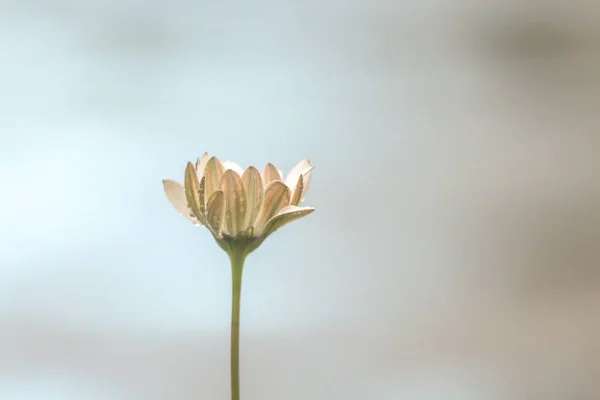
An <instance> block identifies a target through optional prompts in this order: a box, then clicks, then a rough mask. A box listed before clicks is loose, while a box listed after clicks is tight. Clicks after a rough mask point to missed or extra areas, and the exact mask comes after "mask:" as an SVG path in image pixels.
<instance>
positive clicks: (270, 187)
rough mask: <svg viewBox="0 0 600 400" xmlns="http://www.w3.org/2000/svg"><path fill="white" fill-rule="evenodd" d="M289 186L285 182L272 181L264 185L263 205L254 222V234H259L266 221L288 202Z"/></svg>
mask: <svg viewBox="0 0 600 400" xmlns="http://www.w3.org/2000/svg"><path fill="white" fill-rule="evenodd" d="M290 196H291V193H290V188H288V187H287V186H286V185H285V183H283V182H280V181H273V182H271V183H269V184H267V186H266V187H265V199H264V202H263V206H262V208H261V210H260V213H259V214H258V217H257V218H256V222H255V223H254V235H255V236H259V235H260V234H261V233H262V231H263V229H264V228H265V225H266V224H267V221H269V220H270V219H271V218H273V217H274V216H275V215H277V213H278V212H279V210H281V209H282V208H283V207H285V206H287V205H289V204H290Z"/></svg>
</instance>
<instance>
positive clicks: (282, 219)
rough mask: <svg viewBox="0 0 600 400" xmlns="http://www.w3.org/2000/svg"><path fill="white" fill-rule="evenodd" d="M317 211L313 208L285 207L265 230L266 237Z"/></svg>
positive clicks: (270, 221) (269, 222) (268, 223)
mask: <svg viewBox="0 0 600 400" xmlns="http://www.w3.org/2000/svg"><path fill="white" fill-rule="evenodd" d="M313 211H315V209H314V208H312V207H296V206H287V207H283V208H282V209H281V210H280V211H279V212H278V213H277V215H276V216H274V217H273V218H271V219H270V220H269V221H268V222H267V225H266V226H265V229H264V230H263V234H264V235H270V234H271V233H273V232H275V231H276V230H277V229H279V228H281V227H282V226H284V225H287V224H289V223H290V222H292V221H295V220H297V219H300V218H302V217H305V216H307V215H308V214H311V213H312V212H313Z"/></svg>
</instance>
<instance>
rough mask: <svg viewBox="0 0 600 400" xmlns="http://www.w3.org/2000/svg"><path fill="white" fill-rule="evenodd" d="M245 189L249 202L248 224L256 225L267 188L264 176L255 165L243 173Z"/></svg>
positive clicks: (246, 222) (246, 223)
mask: <svg viewBox="0 0 600 400" xmlns="http://www.w3.org/2000/svg"><path fill="white" fill-rule="evenodd" d="M242 182H244V189H246V199H247V202H248V211H247V213H246V221H245V222H244V223H245V225H246V226H248V227H250V226H253V225H254V221H256V217H258V213H259V212H260V209H261V207H262V204H263V201H264V198H265V189H264V187H263V182H262V177H261V176H260V172H258V170H257V169H256V168H254V167H248V169H246V171H244V174H243V175H242Z"/></svg>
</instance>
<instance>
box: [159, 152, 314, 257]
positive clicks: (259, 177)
mask: <svg viewBox="0 0 600 400" xmlns="http://www.w3.org/2000/svg"><path fill="white" fill-rule="evenodd" d="M312 169H313V167H312V165H311V164H310V162H309V161H308V160H303V161H300V162H299V163H298V164H297V165H296V166H295V167H294V168H293V169H292V170H291V171H290V173H289V174H288V175H287V176H286V178H285V180H284V178H283V174H282V173H281V171H280V170H278V169H277V168H276V167H275V166H274V165H273V164H271V163H269V164H267V166H266V167H265V169H264V170H263V172H262V174H261V173H260V172H259V171H258V170H257V169H256V168H255V167H248V168H247V169H246V170H245V171H244V170H243V169H242V167H240V166H239V165H238V164H236V163H234V162H232V161H225V162H221V161H220V160H219V159H218V158H217V157H210V156H209V155H208V153H204V155H203V156H202V157H201V158H199V159H198V161H197V162H196V165H194V164H192V163H191V162H188V164H187V168H186V170H185V179H184V185H182V184H181V183H179V182H175V181H172V180H168V179H166V180H163V186H164V190H165V194H166V195H167V198H168V199H169V201H170V202H171V203H172V204H173V206H174V207H175V209H176V210H177V211H178V212H179V213H180V214H181V215H183V216H184V217H186V218H187V219H189V220H190V221H192V222H193V223H194V224H195V225H204V226H206V227H207V228H208V229H209V230H210V232H211V233H212V235H213V236H214V238H215V240H216V241H217V243H218V244H219V245H220V246H221V247H222V248H223V249H224V250H225V251H227V252H228V253H230V254H231V252H232V251H236V252H237V251H241V252H242V253H244V254H249V253H250V252H252V251H253V250H255V249H256V248H257V247H258V246H259V245H260V244H261V243H262V242H263V241H264V240H265V238H266V237H267V236H269V235H270V234H271V233H273V232H275V231H276V230H277V229H279V228H281V227H282V226H284V225H286V224H288V223H290V222H292V221H294V220H297V219H299V218H302V217H304V216H306V215H308V214H310V213H312V212H313V211H314V208H312V207H300V206H299V204H300V203H301V202H302V201H303V200H304V197H305V196H306V192H307V190H308V186H309V184H310V179H311V173H312Z"/></svg>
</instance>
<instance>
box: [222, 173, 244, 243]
mask: <svg viewBox="0 0 600 400" xmlns="http://www.w3.org/2000/svg"><path fill="white" fill-rule="evenodd" d="M219 190H221V191H222V192H223V194H224V195H225V226H226V227H227V231H228V232H229V234H230V235H231V236H237V234H238V233H240V232H243V231H245V230H246V229H248V226H247V225H245V222H246V210H247V201H246V189H244V184H243V182H242V177H241V176H240V175H239V174H238V173H237V172H235V171H233V170H231V169H228V170H227V171H225V174H224V175H223V178H222V179H221V186H220V187H219Z"/></svg>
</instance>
